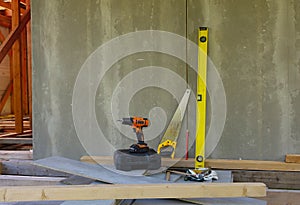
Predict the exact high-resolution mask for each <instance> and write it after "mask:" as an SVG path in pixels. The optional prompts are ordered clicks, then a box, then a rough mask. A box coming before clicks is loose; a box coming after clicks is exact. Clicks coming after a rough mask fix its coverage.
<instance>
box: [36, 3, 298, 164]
mask: <svg viewBox="0 0 300 205" xmlns="http://www.w3.org/2000/svg"><path fill="white" fill-rule="evenodd" d="M186 12H187V13H186ZM299 13H300V3H299V1H296V0H286V1H282V0H226V1H222V0H201V1H198V0H187V1H186V0H164V1H160V0H148V1H146V0H142V1H141V0H86V1H84V3H83V2H82V1H79V0H51V1H49V0H32V29H33V32H32V33H33V108H34V156H35V158H42V157H46V156H50V155H61V156H66V157H71V158H79V157H80V156H81V155H83V154H86V153H85V149H84V148H83V147H82V145H81V143H80V140H79V139H78V136H77V134H76V131H75V127H74V123H73V119H72V97H73V96H72V94H73V89H74V84H75V80H76V77H77V75H78V72H79V70H80V68H81V66H82V65H83V63H84V62H85V61H86V59H87V58H88V57H89V56H90V55H91V53H92V52H93V51H95V50H96V49H97V48H98V47H99V46H100V45H102V44H103V43H105V42H108V41H109V40H111V39H114V38H115V37H118V36H120V35H123V34H126V33H129V32H133V31H140V30H148V29H154V30H164V31H169V32H173V33H176V34H179V35H181V36H187V37H188V39H190V40H192V41H194V42H197V29H198V27H199V26H208V27H209V29H210V32H209V57H210V59H211V60H212V62H213V63H214V66H215V67H216V69H217V70H218V72H219V73H220V76H221V78H222V80H223V83H224V88H225V92H226V98H227V118H226V124H225V127H224V131H223V134H222V136H221V139H220V141H217V142H216V143H217V147H216V149H215V150H214V152H213V153H212V155H211V157H213V158H235V159H236V158H243V159H265V160H281V159H283V156H284V154H285V153H296V152H297V151H299V150H300V142H299V141H300V139H299V135H300V128H299V126H298V125H299V117H298V116H300V106H299V105H300V97H299V89H300V83H299V77H300V59H299V56H300V55H299V54H300V53H299V50H300V43H299V42H300V26H299V25H300V24H299V21H300V14H299ZM186 16H187V18H186ZM174 49H178V48H175V47H174ZM183 49H184V48H183ZM193 55H195V54H191V53H187V57H189V56H193ZM150 65H152V66H161V67H165V68H168V69H170V71H173V72H174V73H176V74H178V75H179V76H180V77H181V78H182V79H187V80H188V83H189V85H190V86H191V88H192V90H193V91H194V92H195V91H196V90H195V89H196V73H195V72H193V71H192V69H191V68H189V69H188V70H189V72H188V73H186V65H185V63H184V62H182V61H181V60H179V59H176V58H174V57H171V56H168V55H165V54H160V53H153V52H152V53H151V52H142V53H136V54H134V55H130V56H127V57H126V58H123V59H120V60H119V61H118V62H116V63H115V64H114V65H113V66H112V67H111V68H110V69H109V70H108V71H107V72H106V73H105V75H104V78H103V79H102V81H101V82H100V84H99V86H98V88H97V92H96V98H95V110H96V116H97V123H98V124H99V126H100V127H101V129H102V130H103V132H104V134H105V136H107V139H108V141H109V142H110V143H111V144H112V145H113V146H114V147H116V148H121V147H126V146H128V145H130V144H131V143H133V142H134V141H133V139H129V138H127V137H125V136H124V135H122V134H121V133H120V132H119V130H118V129H116V126H115V122H113V119H112V116H111V110H110V109H111V99H112V95H113V92H114V90H115V88H116V86H117V85H118V83H120V82H121V81H122V79H124V78H125V77H126V76H127V75H128V74H130V73H131V72H133V71H135V70H137V69H138V68H141V67H145V66H150ZM186 74H188V75H186ZM91 75H92V73H91ZM155 75H157V73H156V74H155ZM162 75H164V74H162ZM162 77H165V79H168V76H167V75H166V76H162ZM136 80H137V79H135V78H134V76H131V77H130V81H132V83H131V84H129V85H128V89H131V88H134V87H135V86H138V85H137V84H136V83H135V82H136ZM169 80H170V79H169ZM87 83H90V82H87ZM184 90H185V87H178V88H177V90H176V93H174V94H176V95H177V96H180V95H181V94H183V92H184ZM83 92H88V93H89V96H91V95H93V93H91V91H90V90H86V91H83ZM86 100H88V99H86ZM177 101H178V99H175V97H174V95H172V93H169V92H167V91H166V90H163V89H159V88H157V87H149V88H145V89H141V90H139V92H137V93H136V94H135V95H134V96H133V98H132V99H131V101H130V106H129V114H130V115H141V116H147V115H149V111H150V110H151V109H152V108H153V107H161V108H163V109H164V112H165V115H166V118H167V122H169V121H170V119H171V117H172V114H173V113H174V111H175V110H176V108H177V105H178V103H177ZM193 103H194V102H193ZM193 103H190V104H189V109H188V112H187V116H188V117H187V118H188V120H187V119H185V122H184V126H183V128H182V132H181V136H182V137H181V138H180V142H179V144H180V145H181V147H179V150H178V151H179V153H183V151H184V146H182V145H184V133H185V130H186V129H189V130H191V136H190V137H191V138H192V137H193V136H194V127H195V106H194V104H193ZM117 105H118V107H117V109H118V110H117V112H118V113H119V114H120V117H126V116H121V115H122V112H121V109H120V108H121V107H122V106H123V102H122V101H121V100H120V101H119V102H118V103H117ZM82 109H85V108H84V107H83V108H82ZM207 109H208V111H209V112H208V116H207V119H208V123H207V126H208V128H209V126H211V125H210V118H211V116H210V111H211V107H210V102H208V108H207ZM157 120H158V122H160V121H159V120H161V119H157ZM83 123H87V122H83ZM124 129H127V128H124ZM128 129H129V128H128ZM145 132H146V130H145ZM160 134H162V133H160ZM132 135H133V133H132ZM146 137H147V136H146ZM150 138H151V140H149V144H150V145H151V146H156V145H157V143H158V141H159V137H158V138H157V137H156V138H155V137H154V138H153V136H150ZM191 141H193V140H191ZM191 143H192V142H191ZM99 150H101V144H99ZM191 152H193V149H191ZM191 155H193V154H191Z"/></svg>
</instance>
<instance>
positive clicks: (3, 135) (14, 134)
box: [0, 125, 32, 138]
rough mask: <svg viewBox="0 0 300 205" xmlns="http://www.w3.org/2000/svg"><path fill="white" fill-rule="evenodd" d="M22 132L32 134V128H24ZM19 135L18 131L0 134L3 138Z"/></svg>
mask: <svg viewBox="0 0 300 205" xmlns="http://www.w3.org/2000/svg"><path fill="white" fill-rule="evenodd" d="M0 126H1V125H0ZM23 134H32V130H25V131H24V132H23ZM16 136H20V134H19V133H8V134H1V135H0V138H5V137H16Z"/></svg>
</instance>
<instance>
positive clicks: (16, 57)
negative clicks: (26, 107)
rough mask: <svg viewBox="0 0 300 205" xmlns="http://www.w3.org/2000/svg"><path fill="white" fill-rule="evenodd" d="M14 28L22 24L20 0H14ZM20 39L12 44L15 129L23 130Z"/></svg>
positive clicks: (20, 131)
mask: <svg viewBox="0 0 300 205" xmlns="http://www.w3.org/2000/svg"><path fill="white" fill-rule="evenodd" d="M11 7H12V29H16V28H18V27H19V24H20V0H12V3H11ZM20 46H21V45H20V39H16V41H15V43H14V44H13V46H12V62H13V98H14V114H15V130H16V132H17V133H22V132H23V108H22V107H23V104H22V102H23V101H22V70H21V48H20Z"/></svg>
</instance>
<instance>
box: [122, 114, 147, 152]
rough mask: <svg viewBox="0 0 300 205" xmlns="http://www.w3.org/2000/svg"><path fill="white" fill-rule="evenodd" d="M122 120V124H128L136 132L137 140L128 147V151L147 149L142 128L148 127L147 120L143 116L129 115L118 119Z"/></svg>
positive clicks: (144, 150) (145, 150)
mask: <svg viewBox="0 0 300 205" xmlns="http://www.w3.org/2000/svg"><path fill="white" fill-rule="evenodd" d="M118 121H120V122H122V124H123V125H129V126H131V127H132V128H133V131H134V132H135V134H136V137H137V140H138V142H137V143H136V144H133V145H131V146H130V148H129V152H131V153H145V152H148V151H149V147H148V145H147V144H146V143H145V142H144V133H143V128H144V127H148V125H149V120H148V119H147V118H143V117H129V118H122V119H121V120H118Z"/></svg>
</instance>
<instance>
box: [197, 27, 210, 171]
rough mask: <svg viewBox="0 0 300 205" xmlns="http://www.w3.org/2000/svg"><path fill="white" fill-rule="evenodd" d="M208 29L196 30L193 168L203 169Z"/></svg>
mask: <svg viewBox="0 0 300 205" xmlns="http://www.w3.org/2000/svg"><path fill="white" fill-rule="evenodd" d="M207 43H208V28H207V27H200V28H199V30H198V81H197V115H196V150H195V168H196V169H197V168H203V167H204V160H205V135H206V134H205V132H206V130H205V126H206V73H207Z"/></svg>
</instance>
